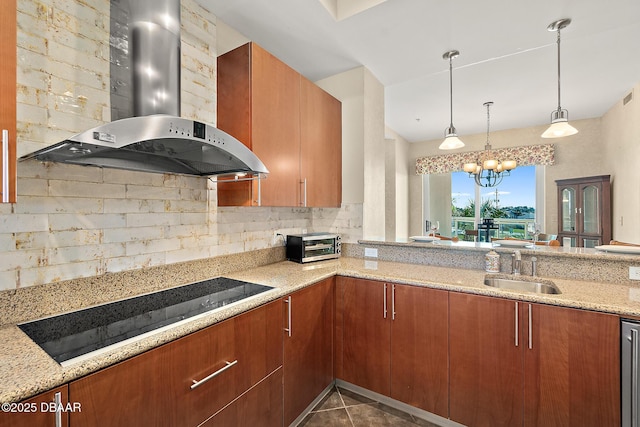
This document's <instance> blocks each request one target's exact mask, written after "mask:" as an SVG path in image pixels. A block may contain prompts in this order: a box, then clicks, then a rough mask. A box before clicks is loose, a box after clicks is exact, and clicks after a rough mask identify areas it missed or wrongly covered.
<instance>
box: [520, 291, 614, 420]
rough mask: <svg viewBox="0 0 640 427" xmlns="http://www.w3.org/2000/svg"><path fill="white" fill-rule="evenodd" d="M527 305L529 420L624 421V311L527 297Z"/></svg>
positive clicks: (527, 414) (526, 377) (526, 350)
mask: <svg viewBox="0 0 640 427" xmlns="http://www.w3.org/2000/svg"><path fill="white" fill-rule="evenodd" d="M527 306H529V307H530V309H531V311H530V313H531V314H530V321H531V329H530V330H531V337H530V338H529V339H527V344H526V345H524V348H525V349H524V351H525V392H524V402H525V426H541V427H550V426H575V427H578V426H580V427H582V426H594V427H595V426H597V427H606V426H611V427H613V426H619V425H620V319H619V318H618V316H614V315H610V314H603V313H595V312H589V311H583V310H576V309H570V308H561V307H553V306H546V305H539V304H522V303H521V307H523V310H522V311H523V312H524V311H525V310H526V311H527V312H528V310H529V307H527ZM525 307H526V308H525Z"/></svg>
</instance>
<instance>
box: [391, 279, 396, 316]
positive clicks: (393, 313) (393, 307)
mask: <svg viewBox="0 0 640 427" xmlns="http://www.w3.org/2000/svg"><path fill="white" fill-rule="evenodd" d="M391 320H396V285H391Z"/></svg>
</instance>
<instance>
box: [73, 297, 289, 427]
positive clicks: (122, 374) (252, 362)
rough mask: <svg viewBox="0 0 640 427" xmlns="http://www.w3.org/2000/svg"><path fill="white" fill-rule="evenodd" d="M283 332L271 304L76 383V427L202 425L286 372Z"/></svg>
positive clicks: (279, 316)
mask: <svg viewBox="0 0 640 427" xmlns="http://www.w3.org/2000/svg"><path fill="white" fill-rule="evenodd" d="M281 325H282V309H281V305H280V302H273V303H270V304H267V305H266V306H263V307H260V308H257V309H255V310H251V311H249V312H247V313H245V314H242V315H240V316H237V317H234V318H231V319H228V320H225V321H224V322H221V323H219V324H217V325H214V326H212V327H209V328H206V329H204V330H202V331H199V332H196V333H193V334H191V335H188V336H186V337H183V338H180V339H178V340H177V341H174V342H172V343H170V344H166V345H164V346H161V347H158V348H156V349H153V350H150V351H148V352H146V353H143V354H141V355H139V356H136V357H134V358H132V359H129V360H127V361H124V362H122V363H119V364H117V365H114V366H112V367H109V368H107V369H105V370H103V371H100V372H97V373H95V374H92V375H89V376H87V377H84V378H82V379H79V380H77V381H74V382H72V383H71V384H70V386H69V398H70V400H72V401H77V402H82V404H83V410H82V412H81V413H72V414H71V424H72V425H82V426H122V425H185V426H191V425H197V424H199V423H201V422H203V421H204V420H206V419H207V418H208V417H210V416H211V415H212V414H214V413H215V412H216V411H218V410H220V409H221V408H222V407H224V406H225V405H226V404H228V403H229V402H231V401H233V400H234V399H235V398H236V397H238V396H239V395H240V394H242V393H243V392H245V391H246V390H248V389H249V388H250V387H252V386H253V385H255V384H256V383H258V382H259V381H260V380H261V379H262V378H264V377H265V376H266V375H268V374H269V373H270V372H273V371H274V370H276V369H277V368H278V367H279V366H281V365H282V334H281ZM225 367H226V368H227V369H223V368H225ZM214 372H220V373H219V375H217V376H215V377H213V378H211V379H210V380H209V381H206V382H204V383H202V385H200V386H197V387H196V388H193V389H192V388H191V387H192V385H194V381H200V380H202V379H204V378H207V377H209V376H210V375H211V374H212V373H214Z"/></svg>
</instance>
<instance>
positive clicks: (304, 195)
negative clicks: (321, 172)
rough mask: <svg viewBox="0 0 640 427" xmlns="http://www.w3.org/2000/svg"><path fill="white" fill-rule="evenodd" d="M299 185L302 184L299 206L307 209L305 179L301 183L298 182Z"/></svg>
mask: <svg viewBox="0 0 640 427" xmlns="http://www.w3.org/2000/svg"><path fill="white" fill-rule="evenodd" d="M300 184H302V203H301V205H302V206H304V207H305V208H306V207H307V178H305V179H303V180H302V181H300Z"/></svg>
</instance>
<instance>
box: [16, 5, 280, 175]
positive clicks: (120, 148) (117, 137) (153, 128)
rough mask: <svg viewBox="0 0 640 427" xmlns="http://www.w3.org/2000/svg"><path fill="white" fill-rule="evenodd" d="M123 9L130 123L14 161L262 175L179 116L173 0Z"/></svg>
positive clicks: (230, 145)
mask: <svg viewBox="0 0 640 427" xmlns="http://www.w3.org/2000/svg"><path fill="white" fill-rule="evenodd" d="M127 3H128V7H129V9H128V13H126V14H125V15H126V16H128V39H129V47H128V51H129V59H130V69H131V86H132V94H131V95H132V98H133V100H132V101H133V114H134V117H129V118H124V119H120V120H116V121H114V122H111V123H107V124H104V125H100V126H98V127H95V128H93V129H90V130H87V131H85V132H82V133H79V134H77V135H74V136H72V137H70V138H68V139H66V140H65V141H62V142H60V143H57V144H54V145H52V146H50V147H47V148H44V149H41V150H38V151H36V152H34V153H31V154H27V155H25V156H22V157H21V158H20V160H21V161H24V160H28V159H37V160H40V161H51V162H61V163H71V164H78V165H87V166H98V167H106V168H115V169H127V170H135V171H143V172H153V173H172V174H183V175H196V176H211V175H235V176H242V177H248V178H243V179H250V178H251V177H257V178H261V177H264V176H265V175H266V174H267V173H269V171H268V170H267V168H266V167H265V165H264V164H263V163H262V162H261V161H260V159H258V157H257V156H256V155H255V154H254V153H253V152H252V151H251V150H249V149H248V148H247V147H246V146H245V145H244V144H243V143H242V142H240V141H238V140H237V139H236V138H234V137H233V136H231V135H229V134H227V133H226V132H223V131H221V130H219V129H216V128H215V127H213V126H210V125H208V124H205V123H201V122H198V121H195V120H190V119H185V118H181V117H179V116H180V0H135V1H130V2H120V6H121V7H122V6H126V5H127ZM160 47H161V48H160Z"/></svg>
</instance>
